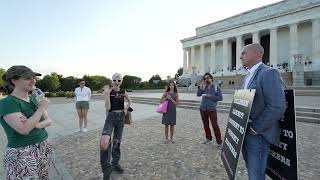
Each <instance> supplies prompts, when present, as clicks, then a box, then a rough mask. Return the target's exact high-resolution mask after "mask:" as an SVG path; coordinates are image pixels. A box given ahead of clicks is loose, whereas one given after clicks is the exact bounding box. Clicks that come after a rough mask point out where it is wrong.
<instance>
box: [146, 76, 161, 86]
mask: <svg viewBox="0 0 320 180" xmlns="http://www.w3.org/2000/svg"><path fill="white" fill-rule="evenodd" d="M154 80H160V81H161V80H162V79H161V77H160V76H159V75H158V74H156V75H153V76H152V77H151V78H150V80H149V83H150V84H151V83H154Z"/></svg>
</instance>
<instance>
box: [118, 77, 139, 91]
mask: <svg viewBox="0 0 320 180" xmlns="http://www.w3.org/2000/svg"><path fill="white" fill-rule="evenodd" d="M140 82H141V78H139V77H137V76H130V75H125V76H124V77H123V80H122V85H121V87H122V88H124V89H135V88H137V86H138V84H139V83H140Z"/></svg>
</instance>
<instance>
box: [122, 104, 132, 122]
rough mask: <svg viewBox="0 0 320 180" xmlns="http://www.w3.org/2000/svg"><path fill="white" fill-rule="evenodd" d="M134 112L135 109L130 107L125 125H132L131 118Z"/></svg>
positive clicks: (125, 117)
mask: <svg viewBox="0 0 320 180" xmlns="http://www.w3.org/2000/svg"><path fill="white" fill-rule="evenodd" d="M132 111H133V109H132V108H131V107H129V108H128V111H127V114H126V115H125V116H124V124H132V116H131V112H132Z"/></svg>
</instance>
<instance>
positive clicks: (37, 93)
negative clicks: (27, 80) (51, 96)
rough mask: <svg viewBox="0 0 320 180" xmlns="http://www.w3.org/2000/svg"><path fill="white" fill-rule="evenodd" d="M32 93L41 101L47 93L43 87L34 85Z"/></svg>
mask: <svg viewBox="0 0 320 180" xmlns="http://www.w3.org/2000/svg"><path fill="white" fill-rule="evenodd" d="M32 94H33V95H34V96H35V97H36V99H37V101H40V99H41V98H43V97H44V96H45V94H44V93H43V92H42V91H41V89H39V88H37V87H34V88H33V91H32Z"/></svg>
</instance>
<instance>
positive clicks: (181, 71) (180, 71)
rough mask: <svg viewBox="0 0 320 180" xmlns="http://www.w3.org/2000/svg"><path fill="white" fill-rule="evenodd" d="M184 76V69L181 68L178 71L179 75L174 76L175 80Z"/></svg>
mask: <svg viewBox="0 0 320 180" xmlns="http://www.w3.org/2000/svg"><path fill="white" fill-rule="evenodd" d="M182 74H183V68H182V67H180V68H179V69H178V70H177V73H176V74H175V75H174V78H175V79H178V77H180V76H182Z"/></svg>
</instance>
